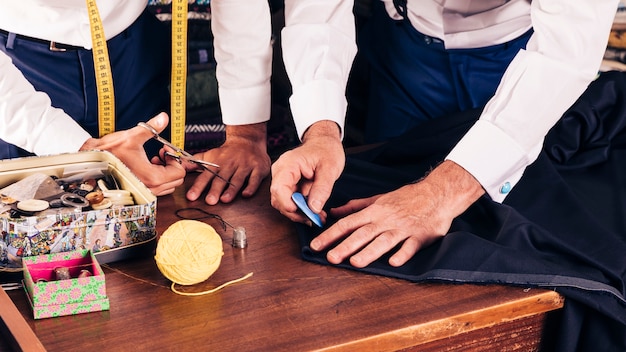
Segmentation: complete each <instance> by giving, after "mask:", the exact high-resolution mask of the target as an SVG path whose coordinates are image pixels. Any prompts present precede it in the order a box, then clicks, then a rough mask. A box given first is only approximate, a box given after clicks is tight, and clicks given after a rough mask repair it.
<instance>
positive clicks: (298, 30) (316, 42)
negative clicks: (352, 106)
mask: <svg viewBox="0 0 626 352" xmlns="http://www.w3.org/2000/svg"><path fill="white" fill-rule="evenodd" d="M352 7H353V2H352V1H341V0H327V1H318V0H286V1H285V28H284V29H283V30H282V51H283V60H284V62H285V69H286V71H287V74H288V76H289V79H290V82H291V85H292V90H293V93H292V95H291V97H290V99H289V103H290V107H291V112H292V114H293V118H294V123H295V126H296V130H297V133H298V136H299V137H300V138H302V135H303V134H304V132H305V131H306V129H307V128H308V127H309V126H311V125H312V124H314V123H315V122H318V121H321V120H331V121H334V122H336V123H337V124H338V125H339V127H340V128H341V131H342V136H343V131H344V124H345V115H346V109H347V100H346V85H347V82H348V76H349V74H350V69H351V67H352V62H353V60H354V57H355V55H356V50H357V49H356V40H355V31H356V30H355V22H354V15H353V14H352Z"/></svg>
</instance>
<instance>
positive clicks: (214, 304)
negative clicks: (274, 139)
mask: <svg viewBox="0 0 626 352" xmlns="http://www.w3.org/2000/svg"><path fill="white" fill-rule="evenodd" d="M268 186H269V183H268V182H266V183H265V184H264V186H263V188H262V190H261V191H260V192H259V193H258V194H257V195H255V196H254V197H252V198H250V199H239V200H237V201H236V202H234V203H233V204H228V205H218V206H207V205H205V204H203V202H201V201H196V202H188V201H186V199H185V197H184V189H185V188H183V187H180V189H179V190H177V192H176V193H175V194H173V195H168V196H163V197H159V199H158V202H157V203H158V204H157V205H158V214H157V230H158V232H159V233H162V232H163V231H164V230H165V229H166V228H167V227H168V226H169V225H171V224H173V223H174V222H176V221H178V220H179V218H177V217H176V215H175V214H174V212H175V210H176V209H180V208H186V207H197V208H202V209H204V210H205V211H208V212H210V213H214V214H218V215H219V216H221V217H222V218H223V219H224V220H226V221H227V222H229V223H231V224H233V225H234V226H243V227H245V229H246V233H247V237H248V247H247V248H245V249H238V248H233V247H232V246H231V238H232V237H231V236H232V229H230V228H228V229H227V230H226V231H222V229H221V227H220V226H219V222H218V221H216V220H214V219H207V220H203V221H205V222H207V223H209V224H211V225H212V226H214V227H215V228H216V229H217V230H218V232H219V233H220V235H222V239H223V244H224V256H223V258H222V262H221V265H220V267H219V268H218V270H217V271H216V272H215V273H214V274H213V275H212V276H211V277H210V278H209V279H208V280H207V281H205V282H203V283H200V284H197V285H193V286H179V288H180V290H183V291H186V292H199V291H204V290H207V289H211V288H214V287H217V286H219V285H220V284H222V283H224V282H226V281H229V280H233V279H237V278H240V277H242V276H243V275H245V274H247V273H250V272H252V273H253V276H252V277H250V278H248V279H247V280H244V281H242V282H239V283H236V284H234V285H231V286H227V287H225V288H223V289H221V290H220V291H217V292H215V293H213V294H209V295H203V296H194V297H190V296H181V295H178V294H176V293H174V292H172V291H171V290H170V282H169V281H168V280H167V279H166V278H165V277H164V276H163V275H162V274H161V273H160V272H159V270H158V268H157V266H156V264H155V261H154V258H153V256H152V254H151V253H150V252H148V254H147V255H145V256H143V257H139V258H134V259H131V260H126V261H122V262H115V263H109V264H106V265H105V268H104V271H105V275H106V288H107V294H108V297H109V300H110V304H111V308H110V310H109V311H104V312H94V313H87V314H80V315H75V316H66V317H59V318H48V319H41V320H34V319H33V318H32V311H31V309H30V307H29V306H28V302H27V300H26V297H25V294H24V292H23V291H20V290H16V291H10V292H9V296H10V297H11V299H12V300H13V302H14V303H15V305H16V306H17V308H18V310H19V312H20V313H21V314H22V315H23V317H24V318H25V320H26V322H27V324H28V325H29V326H30V327H31V328H32V330H33V331H34V332H35V334H36V335H37V337H38V338H39V339H40V341H41V343H42V344H43V345H44V346H45V348H46V349H47V350H48V351H82V352H84V351H98V350H106V351H192V350H193V351H218V350H219V351H309V350H336V351H368V350H369V351H394V350H403V349H408V350H419V351H428V350H431V351H439V350H442V349H446V350H453V349H456V348H458V349H461V348H465V350H500V349H501V348H505V346H506V349H507V350H510V351H526V350H536V349H537V346H538V344H539V341H540V339H541V335H542V330H543V327H544V326H545V324H546V322H547V321H549V320H550V319H551V318H550V317H551V316H552V315H554V314H555V312H557V311H558V309H559V308H560V307H562V305H563V299H562V297H561V296H560V295H558V294H557V293H555V292H552V291H544V290H539V289H524V288H515V287H504V286H496V285H491V286H475V285H446V284H415V283H411V282H408V281H403V280H398V279H392V278H387V277H381V276H374V275H368V274H363V273H359V272H356V271H351V270H346V269H340V268H336V267H332V266H323V265H318V264H313V263H310V262H305V261H303V260H302V259H301V257H300V253H299V244H298V240H297V237H296V234H295V229H294V226H293V224H292V223H290V221H288V220H287V219H286V218H284V217H283V216H282V215H280V214H279V213H278V212H277V211H276V210H274V209H273V208H272V207H271V206H270V205H269V201H268V199H269V191H268ZM154 242H155V241H154ZM1 336H2V335H0V338H1ZM0 345H1V344H0ZM414 346H419V347H414Z"/></svg>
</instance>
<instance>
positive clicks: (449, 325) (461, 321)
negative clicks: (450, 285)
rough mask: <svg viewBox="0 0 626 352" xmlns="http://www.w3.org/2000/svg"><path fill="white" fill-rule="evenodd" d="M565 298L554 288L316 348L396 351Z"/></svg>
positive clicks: (544, 308) (551, 306) (542, 309)
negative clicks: (422, 322)
mask: <svg viewBox="0 0 626 352" xmlns="http://www.w3.org/2000/svg"><path fill="white" fill-rule="evenodd" d="M564 302H565V299H564V297H563V296H561V295H560V294H559V293H557V292H555V291H542V292H540V293H538V294H535V295H532V296H529V297H525V298H522V299H518V300H515V301H510V302H505V303H503V304H500V305H497V306H492V307H487V308H484V309H479V310H476V311H473V312H468V313H463V314H459V315H455V316H450V317H446V318H444V319H440V320H434V321H430V322H427V323H424V324H417V325H413V326H409V327H406V328H402V329H397V330H393V331H388V332H386V333H383V334H379V335H374V336H369V337H367V338H364V339H360V340H356V341H351V342H348V343H345V344H340V345H336V346H332V347H328V348H322V349H319V350H317V351H332V352H343V351H346V352H348V351H369V350H372V348H373V346H375V350H376V351H379V352H382V351H397V350H402V349H407V348H411V347H415V346H416V345H417V344H425V343H429V342H432V341H437V340H439V339H443V338H449V337H451V336H456V335H459V334H463V333H467V332H471V331H475V330H479V329H484V328H489V327H492V326H495V325H498V324H502V323H505V322H509V321H513V320H518V319H524V318H527V317H531V316H535V315H538V314H543V313H548V312H550V311H553V310H557V309H560V308H562V307H563V304H564Z"/></svg>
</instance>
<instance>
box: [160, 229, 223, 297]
mask: <svg viewBox="0 0 626 352" xmlns="http://www.w3.org/2000/svg"><path fill="white" fill-rule="evenodd" d="M223 255H224V249H223V247H222V238H221V237H220V235H219V234H218V233H217V232H216V231H215V229H214V228H213V227H212V226H211V225H208V224H205V223H203V222H201V221H197V220H179V221H177V222H175V223H174V224H172V225H171V226H170V227H168V228H167V229H166V230H165V231H164V232H163V234H162V235H161V237H160V238H159V241H158V243H157V248H156V255H155V260H156V264H157V267H158V268H159V270H160V271H161V273H162V274H163V276H165V277H166V278H168V279H169V280H171V281H172V282H173V283H176V284H179V285H194V284H197V283H200V282H202V281H205V280H206V279H208V278H209V277H210V276H211V275H213V273H215V271H217V269H218V268H219V265H220V262H221V260H222V256H223Z"/></svg>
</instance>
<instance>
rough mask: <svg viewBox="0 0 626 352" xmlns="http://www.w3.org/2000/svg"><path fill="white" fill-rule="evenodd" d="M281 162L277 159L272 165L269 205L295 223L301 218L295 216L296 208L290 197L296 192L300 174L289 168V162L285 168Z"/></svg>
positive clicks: (296, 170)
mask: <svg viewBox="0 0 626 352" xmlns="http://www.w3.org/2000/svg"><path fill="white" fill-rule="evenodd" d="M281 162H282V161H281V159H280V158H279V160H278V161H276V163H274V165H272V182H271V184H270V203H271V204H272V206H273V207H274V208H276V209H277V210H278V211H280V212H281V213H282V214H283V215H285V216H287V217H288V218H290V219H291V220H294V221H295V219H296V218H301V217H302V216H298V215H296V211H297V210H298V207H297V206H296V203H294V202H293V200H292V199H291V195H292V194H293V192H295V191H296V190H297V184H298V181H300V172H299V170H298V169H297V167H296V168H295V169H294V168H293V167H290V165H289V162H287V163H286V165H287V166H286V167H283V166H282V164H281Z"/></svg>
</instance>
